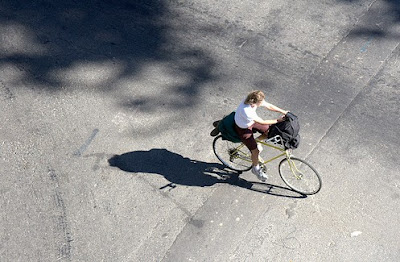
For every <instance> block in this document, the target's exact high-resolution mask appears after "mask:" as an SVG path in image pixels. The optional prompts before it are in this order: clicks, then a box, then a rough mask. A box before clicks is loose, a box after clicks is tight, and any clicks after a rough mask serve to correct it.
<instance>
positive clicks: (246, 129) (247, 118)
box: [235, 90, 289, 181]
mask: <svg viewBox="0 0 400 262" xmlns="http://www.w3.org/2000/svg"><path fill="white" fill-rule="evenodd" d="M259 107H264V108H266V109H268V110H270V111H274V112H279V113H281V114H283V116H281V117H280V118H278V119H273V120H263V119H262V118H261V117H259V116H258V115H257V112H256V110H257V108H259ZM288 112H289V111H286V110H283V109H281V108H279V107H277V106H274V105H272V104H270V103H267V102H266V101H265V95H264V93H263V92H262V91H259V90H256V91H253V92H251V93H249V94H248V95H247V97H246V99H245V100H243V101H242V102H241V103H240V105H239V106H238V108H237V109H236V113H235V130H236V132H237V133H238V134H239V137H240V139H241V140H242V142H243V144H245V145H246V146H247V148H248V149H249V150H250V152H251V161H252V163H253V166H252V169H251V171H252V173H253V174H255V175H256V176H257V177H258V179H260V180H261V181H265V180H266V179H267V178H268V176H267V174H265V173H264V171H263V170H262V169H261V167H260V164H259V160H258V155H259V154H260V151H261V150H262V147H261V146H259V147H257V142H256V140H255V138H254V135H253V133H255V132H259V133H261V135H260V136H259V137H257V139H259V140H263V139H266V138H267V135H268V130H269V127H270V125H273V124H276V123H278V122H282V121H284V118H285V115H286V114H287V113H288Z"/></svg>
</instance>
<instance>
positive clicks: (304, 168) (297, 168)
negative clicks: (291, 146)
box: [279, 157, 322, 195]
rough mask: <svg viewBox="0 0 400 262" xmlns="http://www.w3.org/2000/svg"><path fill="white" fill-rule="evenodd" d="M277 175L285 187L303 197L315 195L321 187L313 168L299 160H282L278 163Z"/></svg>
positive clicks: (318, 177)
mask: <svg viewBox="0 0 400 262" xmlns="http://www.w3.org/2000/svg"><path fill="white" fill-rule="evenodd" d="M279 174H280V176H281V178H282V180H283V182H285V184H286V185H288V186H289V187H290V188H291V189H293V190H294V191H296V192H298V193H300V194H303V195H313V194H316V193H318V191H319V190H320V189H321V186H322V180H321V178H320V176H319V174H318V172H317V171H316V170H315V168H313V167H312V166H311V165H310V164H309V163H307V162H306V161H304V160H302V159H299V158H295V157H291V158H290V159H287V158H285V159H283V160H282V161H281V162H280V163H279Z"/></svg>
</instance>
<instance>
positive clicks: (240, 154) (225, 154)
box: [213, 135, 252, 172]
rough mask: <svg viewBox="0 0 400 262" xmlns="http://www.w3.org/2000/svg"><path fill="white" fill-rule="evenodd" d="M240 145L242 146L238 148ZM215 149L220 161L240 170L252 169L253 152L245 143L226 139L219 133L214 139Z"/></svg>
mask: <svg viewBox="0 0 400 262" xmlns="http://www.w3.org/2000/svg"><path fill="white" fill-rule="evenodd" d="M238 147H241V148H240V150H237V148H238ZM213 150H214V154H215V156H216V157H217V158H218V159H219V161H221V163H222V164H223V165H225V166H227V167H229V168H230V169H232V170H235V171H239V172H243V171H248V170H250V169H251V166H252V162H251V153H250V150H249V149H248V148H247V147H246V146H245V145H243V144H241V143H234V142H231V141H229V140H225V139H223V138H222V135H219V136H217V137H216V138H215V139H214V141H213Z"/></svg>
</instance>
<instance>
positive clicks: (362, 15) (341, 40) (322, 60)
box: [304, 0, 378, 83]
mask: <svg viewBox="0 0 400 262" xmlns="http://www.w3.org/2000/svg"><path fill="white" fill-rule="evenodd" d="M377 1H378V0H375V1H373V2H372V3H370V4H369V5H368V7H367V10H366V11H365V12H364V13H362V14H361V15H360V16H359V18H358V19H357V21H356V22H355V23H354V24H353V25H352V27H351V28H350V29H349V30H348V31H347V33H346V34H345V35H344V36H343V37H342V38H341V39H340V40H339V41H338V42H337V43H336V44H335V45H334V46H333V47H332V48H331V49H330V50H329V52H328V53H326V55H325V56H323V57H322V58H321V60H320V61H319V62H318V64H317V65H316V66H315V67H314V69H313V70H312V71H311V74H309V77H306V78H305V79H304V82H305V83H307V82H308V80H309V79H310V78H311V77H312V76H314V75H315V71H316V70H317V68H319V66H320V65H321V64H322V63H323V62H324V61H325V60H326V58H327V57H329V56H330V55H331V54H332V52H333V51H334V50H335V49H336V48H337V47H338V46H339V45H340V43H342V42H343V39H346V38H347V37H348V36H349V35H350V33H351V31H353V30H354V28H355V26H356V25H357V24H358V23H359V22H360V20H361V19H362V18H363V17H364V16H365V15H367V14H368V12H369V10H370V9H371V7H372V6H373V5H374V4H375V3H376V2H377Z"/></svg>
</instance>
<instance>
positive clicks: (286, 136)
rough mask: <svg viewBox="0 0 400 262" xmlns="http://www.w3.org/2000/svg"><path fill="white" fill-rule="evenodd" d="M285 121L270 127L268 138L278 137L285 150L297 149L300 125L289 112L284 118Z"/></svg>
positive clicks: (295, 117)
mask: <svg viewBox="0 0 400 262" xmlns="http://www.w3.org/2000/svg"><path fill="white" fill-rule="evenodd" d="M285 118H286V119H285V121H283V122H279V123H277V124H274V125H272V126H271V127H270V129H269V132H268V138H271V137H274V136H276V135H280V136H281V137H282V140H283V145H284V146H285V149H294V148H297V147H298V146H299V144H300V134H299V131H300V124H299V120H298V118H297V116H295V115H294V114H292V113H291V112H289V113H287V114H286V116H285Z"/></svg>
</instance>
